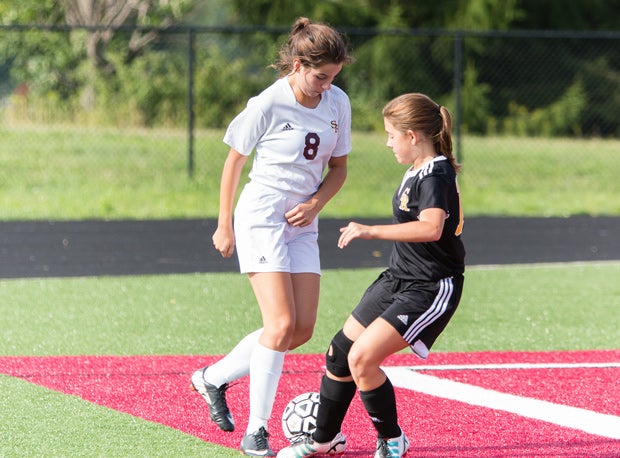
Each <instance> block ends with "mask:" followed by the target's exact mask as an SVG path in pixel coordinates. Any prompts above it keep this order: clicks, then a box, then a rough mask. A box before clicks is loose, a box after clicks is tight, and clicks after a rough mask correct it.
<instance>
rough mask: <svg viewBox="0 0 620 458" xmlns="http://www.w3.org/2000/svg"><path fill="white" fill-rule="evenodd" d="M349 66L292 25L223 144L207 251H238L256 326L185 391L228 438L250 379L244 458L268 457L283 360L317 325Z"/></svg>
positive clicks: (339, 178)
mask: <svg viewBox="0 0 620 458" xmlns="http://www.w3.org/2000/svg"><path fill="white" fill-rule="evenodd" d="M351 61H352V58H351V57H350V56H349V54H348V50H347V46H346V44H345V42H344V40H343V38H342V36H341V35H340V34H339V33H338V32H336V31H335V30H334V29H332V28H331V27H329V26H327V25H325V24H320V23H312V22H311V21H310V20H308V19H307V18H299V19H298V20H297V21H296V22H295V24H294V25H293V27H292V30H291V33H290V35H289V38H288V41H287V43H286V44H285V45H284V46H283V47H282V48H281V50H280V58H279V61H278V62H277V63H276V64H275V65H274V67H275V68H277V69H278V70H279V71H280V79H278V80H277V81H276V82H274V83H273V84H272V85H271V86H269V87H268V88H266V89H265V90H264V91H263V92H262V93H261V94H259V95H258V96H256V97H253V98H251V99H250V100H249V101H248V104H247V106H246V108H245V109H244V110H243V111H242V112H241V113H240V114H238V115H237V117H235V119H233V121H232V122H231V123H230V125H229V126H228V129H227V131H226V134H225V136H224V142H225V143H226V144H227V145H228V146H230V151H229V153H228V157H227V158H226V161H225V164H224V169H223V172H222V182H221V186H220V212H219V218H218V227H217V230H216V231H215V233H214V234H213V244H214V246H215V248H216V249H217V250H218V251H220V253H221V254H222V256H224V257H229V256H231V255H232V254H233V251H234V249H235V246H236V249H237V255H238V258H239V265H240V270H241V272H242V273H247V274H248V277H249V279H250V284H251V285H252V288H253V291H254V294H255V296H256V299H257V302H258V305H259V308H260V311H261V315H262V321H263V327H262V328H260V329H258V330H256V331H255V332H253V333H251V334H249V335H247V336H246V337H244V338H243V339H242V340H241V341H240V342H239V343H238V344H237V345H236V346H235V348H233V350H232V351H231V352H230V353H229V354H228V355H226V356H225V357H224V358H222V359H221V360H219V361H218V362H216V363H215V364H213V365H212V366H208V367H204V368H202V369H199V370H197V371H196V372H195V373H194V374H193V376H192V385H193V387H194V388H195V389H196V391H198V392H199V393H200V394H201V395H202V396H203V397H204V398H205V400H206V401H207V403H208V405H209V414H210V418H211V419H212V420H213V421H215V422H216V423H217V425H218V426H219V427H220V428H221V429H223V430H224V431H232V430H234V421H233V418H232V415H231V414H230V410H229V408H228V406H227V404H226V398H225V395H224V393H225V391H226V389H227V387H228V384H229V383H230V382H231V381H233V380H236V379H238V378H240V377H242V376H244V375H246V374H248V373H249V374H250V417H249V420H248V426H247V429H246V431H245V434H244V436H243V438H242V441H241V451H242V452H243V453H245V454H246V455H250V456H275V454H274V452H273V451H272V450H271V448H270V447H269V443H268V436H269V434H268V432H267V422H268V420H269V418H270V416H271V411H272V407H273V403H274V398H275V394H276V389H277V385H278V381H279V379H280V375H281V373H282V366H283V362H284V355H285V353H286V352H287V351H288V350H291V349H293V348H296V347H298V346H299V345H301V344H303V343H305V342H307V341H308V340H309V339H310V337H311V335H312V332H313V329H314V325H315V322H316V316H317V308H318V300H319V286H320V274H321V271H320V259H319V249H318V214H319V212H320V211H321V209H322V208H323V207H324V206H325V204H327V202H328V201H329V200H330V199H331V198H332V197H333V196H334V195H335V194H336V193H337V192H338V190H339V189H340V188H341V186H342V185H343V183H344V181H345V178H346V175H347V155H348V153H349V152H350V150H351V107H350V103H349V98H348V96H347V95H346V94H345V93H344V92H343V91H342V90H341V89H339V88H338V87H336V86H333V85H332V81H333V80H334V78H335V77H336V76H337V75H338V73H339V72H340V70H341V69H342V67H343V65H344V64H348V63H350V62H351ZM254 150H255V154H254V159H253V163H252V169H251V172H250V174H249V177H250V179H251V181H250V182H249V183H248V184H247V185H246V186H245V187H244V188H243V191H242V193H241V195H240V197H239V201H238V202H237V205H236V207H235V210H234V223H233V204H234V198H235V195H236V191H237V187H238V185H239V181H240V176H241V172H242V168H243V166H244V164H245V163H246V160H247V159H248V157H249V156H250V155H251V153H252V152H253V151H254ZM325 170H327V173H325V175H324V172H325ZM233 224H234V227H233Z"/></svg>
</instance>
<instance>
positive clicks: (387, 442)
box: [375, 431, 409, 458]
mask: <svg viewBox="0 0 620 458" xmlns="http://www.w3.org/2000/svg"><path fill="white" fill-rule="evenodd" d="M407 450H409V439H407V436H405V433H404V432H402V431H401V433H400V436H398V437H395V438H393V439H377V451H376V452H375V458H401V457H402V456H405V453H407Z"/></svg>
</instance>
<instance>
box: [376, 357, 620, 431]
mask: <svg viewBox="0 0 620 458" xmlns="http://www.w3.org/2000/svg"><path fill="white" fill-rule="evenodd" d="M435 367H437V366H435ZM383 370H384V371H385V373H386V374H387V376H388V377H389V378H390V380H391V382H392V384H393V385H394V386H397V387H400V388H406V389H409V390H413V391H418V392H420V393H425V394H429V395H431V396H437V397H440V398H445V399H450V400H453V401H459V402H464V403H467V404H471V405H476V406H481V407H487V408H489V409H496V410H503V411H506V412H511V413H514V414H517V415H521V416H523V417H527V418H533V419H535V420H542V421H546V422H548V423H553V424H556V425H559V426H563V427H567V428H573V429H577V430H580V431H584V432H586V433H589V434H596V435H598V436H603V437H609V438H612V439H620V417H618V416H615V415H607V414H602V413H597V412H593V411H591V410H586V409H581V408H578V407H571V406H566V405H562V404H555V403H552V402H548V401H542V400H539V399H533V398H527V397H521V396H516V395H512V394H506V393H500V392H499V391H494V390H489V389H486V388H480V387H477V386H474V385H469V384H466V383H461V382H454V381H452V380H446V379H442V378H439V377H435V376H432V375H426V374H419V373H417V372H415V371H414V370H412V368H410V367H398V366H385V367H383Z"/></svg>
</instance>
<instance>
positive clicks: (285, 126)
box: [282, 122, 293, 131]
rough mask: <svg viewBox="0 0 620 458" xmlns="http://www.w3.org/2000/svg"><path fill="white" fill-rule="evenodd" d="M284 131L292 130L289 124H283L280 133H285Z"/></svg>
mask: <svg viewBox="0 0 620 458" xmlns="http://www.w3.org/2000/svg"><path fill="white" fill-rule="evenodd" d="M285 130H293V126H291V124H290V123H288V122H287V123H286V124H284V127H283V128H282V131H285Z"/></svg>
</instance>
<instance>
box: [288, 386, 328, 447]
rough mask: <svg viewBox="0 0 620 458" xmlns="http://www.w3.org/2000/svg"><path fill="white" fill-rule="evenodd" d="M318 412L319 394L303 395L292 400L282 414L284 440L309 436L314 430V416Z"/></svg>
mask: <svg viewBox="0 0 620 458" xmlns="http://www.w3.org/2000/svg"><path fill="white" fill-rule="evenodd" d="M318 411H319V393H314V392H310V393H303V394H300V395H299V396H296V397H295V398H294V399H292V400H291V401H290V402H289V403H288V404H287V405H286V407H285V408H284V412H283V413H282V431H283V432H284V435H285V436H286V438H287V439H288V440H289V441H290V442H293V439H295V438H296V437H298V436H300V435H302V434H310V433H312V432H313V431H314V430H315V429H316V414H317V413H318Z"/></svg>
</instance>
